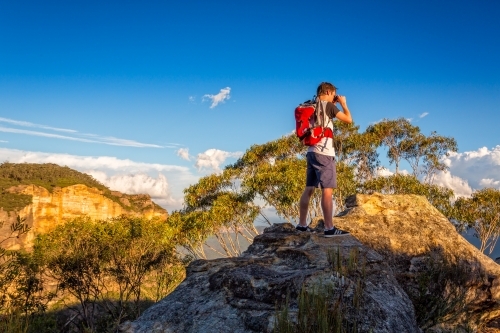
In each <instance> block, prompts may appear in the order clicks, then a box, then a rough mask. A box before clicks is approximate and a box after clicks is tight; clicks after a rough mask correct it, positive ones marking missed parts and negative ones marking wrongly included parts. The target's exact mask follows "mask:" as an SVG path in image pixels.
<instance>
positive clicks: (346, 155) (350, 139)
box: [333, 121, 380, 182]
mask: <svg viewBox="0 0 500 333" xmlns="http://www.w3.org/2000/svg"><path fill="white" fill-rule="evenodd" d="M333 125H334V134H335V137H334V146H335V154H336V156H335V159H336V161H337V163H340V164H345V165H346V166H348V167H350V168H352V169H353V171H354V173H355V176H356V179H357V181H359V182H363V181H365V180H367V179H371V178H372V177H373V176H374V174H375V170H376V169H377V168H378V167H379V166H380V161H379V155H378V152H377V148H378V141H377V137H376V136H375V135H374V134H373V133H369V132H365V133H359V126H356V125H354V124H346V123H344V122H341V121H334V122H333Z"/></svg>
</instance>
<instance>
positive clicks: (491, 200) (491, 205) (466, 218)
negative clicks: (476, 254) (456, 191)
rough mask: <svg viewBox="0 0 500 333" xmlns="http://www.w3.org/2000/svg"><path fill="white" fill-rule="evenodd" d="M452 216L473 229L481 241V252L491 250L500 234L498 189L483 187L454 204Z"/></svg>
mask: <svg viewBox="0 0 500 333" xmlns="http://www.w3.org/2000/svg"><path fill="white" fill-rule="evenodd" d="M453 215H454V216H453V217H454V218H455V219H457V220H458V221H461V222H463V223H465V224H466V226H467V227H468V228H471V229H472V230H474V236H476V237H477V238H479V240H480V242H481V246H480V248H479V249H480V250H481V252H484V251H486V250H487V249H489V253H490V254H491V253H492V252H493V249H494V248H495V245H496V243H497V241H498V237H499V235H500V190H497V189H493V188H484V189H481V190H478V191H475V192H474V193H472V196H471V197H469V198H463V197H462V198H459V199H457V200H456V201H455V204H454V214H453Z"/></svg>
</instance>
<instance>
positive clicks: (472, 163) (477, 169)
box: [444, 145, 500, 189]
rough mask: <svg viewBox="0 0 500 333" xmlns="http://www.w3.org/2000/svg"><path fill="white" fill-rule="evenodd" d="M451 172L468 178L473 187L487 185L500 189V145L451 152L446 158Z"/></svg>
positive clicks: (445, 161) (445, 160) (477, 187)
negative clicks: (462, 151)
mask: <svg viewBox="0 0 500 333" xmlns="http://www.w3.org/2000/svg"><path fill="white" fill-rule="evenodd" d="M444 163H445V164H446V165H447V166H448V167H449V168H450V169H449V171H450V173H451V174H453V175H455V176H457V177H460V178H462V179H466V180H467V182H468V183H469V185H470V186H471V187H472V188H473V189H480V188H483V187H485V185H488V186H493V187H495V188H499V189H500V185H499V183H498V182H499V181H500V145H497V146H496V147H494V148H493V149H491V150H490V149H488V148H486V147H482V148H479V149H478V150H476V151H469V152H464V153H453V152H452V153H450V156H448V157H447V158H445V159H444Z"/></svg>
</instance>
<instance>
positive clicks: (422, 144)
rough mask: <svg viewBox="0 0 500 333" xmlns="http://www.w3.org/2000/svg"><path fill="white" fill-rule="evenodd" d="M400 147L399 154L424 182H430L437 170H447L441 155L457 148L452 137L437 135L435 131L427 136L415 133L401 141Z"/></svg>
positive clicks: (445, 154) (443, 155)
mask: <svg viewBox="0 0 500 333" xmlns="http://www.w3.org/2000/svg"><path fill="white" fill-rule="evenodd" d="M401 148H402V149H401V151H402V154H401V156H402V158H403V159H405V160H406V161H407V162H408V163H409V164H410V166H411V168H412V170H413V172H412V174H413V175H414V176H415V177H417V178H421V179H423V181H424V182H425V183H432V181H433V179H434V177H435V175H436V173H437V172H438V171H444V170H447V169H448V167H447V165H446V164H445V163H444V161H443V157H447V156H449V155H450V152H456V151H457V150H458V148H457V142H456V140H455V139H454V138H451V137H444V136H441V135H438V134H437V133H436V132H435V131H433V132H432V133H431V135H430V136H427V137H426V136H425V135H423V134H422V133H415V135H413V136H412V137H409V138H406V139H404V140H403V141H402V142H401Z"/></svg>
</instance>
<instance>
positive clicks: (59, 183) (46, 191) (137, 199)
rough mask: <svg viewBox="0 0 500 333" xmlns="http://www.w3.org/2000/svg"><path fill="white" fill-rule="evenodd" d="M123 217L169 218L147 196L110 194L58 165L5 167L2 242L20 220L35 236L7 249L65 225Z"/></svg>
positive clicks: (1, 169) (1, 173) (0, 182)
mask: <svg viewBox="0 0 500 333" xmlns="http://www.w3.org/2000/svg"><path fill="white" fill-rule="evenodd" d="M120 215H132V216H144V217H146V218H152V217H160V218H164V219H166V218H167V217H168V213H167V211H166V210H165V209H163V208H162V207H160V206H158V205H157V204H155V203H154V202H153V201H152V200H151V197H150V196H149V195H147V194H137V195H129V194H123V193H120V192H117V191H111V190H110V189H109V188H107V187H106V186H104V185H103V184H101V183H99V182H98V181H97V180H95V179H94V178H93V177H92V176H90V175H87V174H84V173H81V172H78V171H76V170H73V169H70V168H68V167H61V166H59V165H56V164H32V163H22V164H14V163H3V164H1V165H0V222H3V225H2V226H1V227H0V240H2V239H4V238H5V237H7V236H8V235H9V234H10V225H11V224H12V223H13V222H14V221H15V220H16V218H17V216H20V217H21V218H25V219H26V222H27V223H28V225H29V226H30V227H31V231H30V232H28V234H26V235H24V236H22V237H20V238H19V239H18V238H13V239H9V240H8V241H6V242H4V243H3V244H2V246H3V247H5V248H8V249H19V248H23V247H25V248H26V247H27V248H29V247H30V246H31V245H32V242H33V239H34V237H35V236H36V234H38V233H44V232H48V231H50V230H51V229H53V228H54V227H55V226H56V225H58V224H60V223H64V222H65V221H68V220H71V219H74V218H77V217H81V216H89V217H91V218H92V219H96V220H104V219H108V218H113V217H117V216H120Z"/></svg>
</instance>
